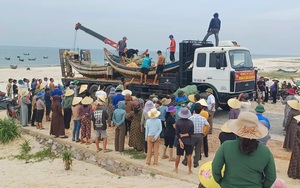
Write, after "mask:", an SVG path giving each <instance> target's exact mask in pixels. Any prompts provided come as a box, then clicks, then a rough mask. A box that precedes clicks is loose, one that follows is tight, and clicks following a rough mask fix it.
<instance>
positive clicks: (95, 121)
mask: <svg viewBox="0 0 300 188" xmlns="http://www.w3.org/2000/svg"><path fill="white" fill-rule="evenodd" d="M49 81H50V82H48V79H47V78H44V79H43V80H41V79H32V82H31V83H30V82H29V80H28V79H26V78H24V79H22V80H21V79H20V80H18V81H17V83H18V84H15V83H14V80H13V79H9V84H11V86H9V85H8V86H7V87H8V88H9V90H8V92H7V95H8V96H9V97H11V98H15V99H16V100H18V103H19V105H20V107H21V117H20V122H21V125H23V126H28V124H31V126H34V127H36V128H37V129H44V127H43V122H44V121H43V119H44V114H45V116H46V118H45V120H46V121H50V122H51V126H50V135H53V136H54V137H59V138H68V136H67V135H66V133H65V130H66V129H70V128H71V127H72V126H71V123H70V122H71V120H72V119H73V131H72V141H74V142H79V143H81V144H87V145H89V144H91V143H92V136H91V133H92V130H93V132H94V135H95V136H94V137H95V140H94V141H95V143H96V148H97V151H98V152H99V151H101V150H103V151H104V152H109V151H111V150H110V149H108V148H107V137H108V134H107V131H106V130H107V128H108V127H113V128H114V134H115V135H114V138H115V140H114V150H115V151H117V152H120V153H121V154H123V152H124V147H125V137H126V136H128V137H129V142H128V145H129V147H132V148H134V149H135V150H138V151H144V152H145V153H147V158H146V165H154V166H157V165H159V160H160V159H159V154H158V151H159V148H160V147H163V149H162V151H163V152H162V154H160V155H161V157H160V158H161V160H168V161H169V162H174V167H175V168H174V172H175V173H177V172H178V166H179V164H180V162H181V163H182V164H183V165H185V166H187V167H188V173H189V174H191V173H192V165H193V167H194V168H197V167H198V166H199V161H200V160H201V158H202V157H203V156H205V157H208V151H209V148H208V134H210V133H212V128H213V117H214V112H215V110H216V109H215V103H216V101H215V98H214V95H213V94H214V91H213V90H212V89H210V88H208V89H207V90H206V99H203V98H200V95H199V94H192V95H188V96H187V95H186V94H185V93H184V91H183V90H179V91H178V92H177V95H176V96H175V95H170V96H168V97H166V98H162V99H159V98H158V96H155V95H152V96H150V98H149V99H147V100H146V101H144V99H142V98H141V96H139V95H136V96H132V92H131V91H130V90H128V89H124V82H125V81H124V82H123V83H121V84H120V85H119V86H117V87H111V88H110V90H109V93H106V92H105V89H106V88H105V87H104V86H102V85H100V86H99V88H98V91H97V92H96V93H95V97H96V98H92V97H91V95H90V93H89V92H88V90H87V89H88V86H87V85H80V84H79V82H78V81H76V80H75V81H74V82H71V83H68V84H66V85H64V86H61V85H58V84H56V83H54V80H53V79H52V78H50V79H49ZM14 85H16V87H14ZM29 85H30V87H29ZM10 87H12V88H13V90H11V88H10ZM14 90H17V92H14ZM11 91H12V92H11ZM287 92H288V93H289V95H288V96H287V97H286V98H285V99H284V100H283V99H281V100H282V102H283V103H284V104H286V110H285V119H284V122H283V126H284V128H285V131H286V137H285V141H284V148H286V149H288V150H289V151H292V153H293V154H292V156H293V157H292V158H291V162H290V164H294V163H295V162H296V161H297V160H298V155H297V154H299V145H297V144H295V143H297V142H299V132H300V129H299V121H300V118H299V117H300V104H299V102H298V101H297V100H295V98H294V95H295V91H294V90H293V88H290V89H289V90H288V91H287ZM14 94H15V95H14ZM228 105H229V107H230V111H229V117H228V119H229V120H228V121H227V122H226V123H225V124H224V125H223V126H222V128H221V133H220V134H219V140H220V144H221V147H220V148H219V150H218V151H217V153H216V156H215V158H214V161H213V163H212V166H213V168H212V170H213V173H214V178H215V180H216V182H218V183H219V184H220V185H222V186H229V185H245V186H247V185H259V186H261V185H264V186H269V185H272V184H273V182H274V181H275V179H276V172H275V164H274V159H273V156H272V154H271V152H270V151H269V149H268V148H267V147H266V144H267V142H268V140H269V139H270V134H269V130H270V128H271V125H270V121H269V120H268V118H267V117H266V116H264V114H263V113H264V112H265V108H264V106H263V105H261V104H258V105H257V107H256V108H255V109H254V110H255V112H256V115H255V114H253V113H251V112H249V111H250V109H251V102H250V100H249V95H248V94H247V93H241V94H240V95H239V96H238V97H237V98H232V99H230V100H228ZM92 127H93V128H92ZM162 138H163V140H164V144H163V146H161V145H160V142H161V139H162ZM100 141H102V142H103V147H102V148H101V147H100V146H99V143H100ZM202 147H203V154H202ZM173 148H175V149H176V152H175V153H176V155H174V150H173ZM297 152H298V153H297ZM152 153H153V156H154V160H153V162H151V158H152ZM233 153H235V155H233ZM193 154H194V155H193ZM192 155H193V158H192ZM181 156H183V160H182V161H180V160H181ZM232 156H239V161H240V162H241V163H242V165H238V166H236V165H234V163H235V162H236V161H237V159H235V158H234V157H232ZM257 158H260V160H259V161H261V162H260V163H259V164H258V165H252V163H248V161H249V160H253V161H257ZM224 164H225V165H226V170H225V174H226V175H225V176H221V175H220V174H221V169H222V168H223V165H224ZM233 166H234V168H233ZM298 166H299V165H298ZM231 168H232V170H231ZM297 169H299V167H297V165H296V166H295V165H290V167H289V172H288V174H289V176H290V177H293V178H299V172H298V171H297ZM240 171H243V172H244V173H249V174H252V176H250V175H249V178H245V177H244V178H239V174H240V173H239V172H240ZM250 171H251V172H250ZM253 171H255V172H256V173H253ZM262 174H263V175H262ZM229 180H230V181H229ZM261 180H263V181H261Z"/></svg>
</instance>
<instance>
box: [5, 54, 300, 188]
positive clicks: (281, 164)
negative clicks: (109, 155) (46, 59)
mask: <svg viewBox="0 0 300 188" xmlns="http://www.w3.org/2000/svg"><path fill="white" fill-rule="evenodd" d="M253 62H254V66H256V67H257V68H258V70H259V72H261V74H262V75H263V74H268V73H273V71H276V70H277V69H279V68H283V66H282V65H283V64H284V68H286V69H296V68H297V65H298V64H297V63H298V62H299V59H297V58H273V59H254V60H253ZM0 74H1V78H0V90H1V91H5V88H6V84H7V80H8V78H15V79H20V78H28V79H30V80H31V79H32V78H44V77H45V76H46V77H48V78H54V80H55V82H56V83H61V71H60V67H40V68H38V67H35V68H31V70H29V71H27V70H26V69H25V68H18V69H15V70H12V69H8V68H6V69H0ZM76 76H79V74H76ZM288 77H289V75H288V76H287V78H288ZM255 105H256V103H255V102H253V103H252V108H254V107H255ZM266 109H267V111H268V112H271V113H272V112H273V113H274V114H282V113H283V106H282V105H281V104H279V103H278V104H276V105H275V106H274V105H271V104H266ZM5 116H6V114H5V111H0V118H3V117H5ZM224 122H225V121H224ZM220 126H221V124H218V125H216V128H218V127H220ZM45 128H46V130H43V131H42V134H45V135H47V134H49V123H45ZM31 129H33V128H31ZM67 134H68V135H70V134H71V133H70V130H69V131H67ZM108 134H109V135H113V129H109V131H108ZM217 135H218V130H217V131H215V133H214V134H213V135H212V137H211V138H210V139H209V140H210V143H209V144H210V148H211V149H210V156H209V158H207V159H204V160H203V161H201V162H200V164H202V163H203V162H206V161H210V160H212V159H213V157H214V152H215V151H216V150H217V148H218V147H219V143H216V142H214V140H216V139H217ZM274 138H276V135H275V137H274ZM24 139H28V140H30V141H31V144H32V146H33V147H34V148H35V149H36V150H38V149H39V148H40V147H42V146H41V145H39V143H37V142H36V141H35V139H34V138H33V137H31V136H28V135H23V136H22V139H18V140H17V141H14V142H12V143H10V144H8V145H0V150H1V154H0V169H1V176H0V181H1V182H2V183H1V186H4V187H20V185H22V187H42V186H43V187H54V186H55V187H58V186H60V187H83V186H84V187H108V186H110V187H133V186H136V185H138V184H139V183H143V187H154V186H155V187H174V185H176V187H196V186H197V184H198V182H199V180H198V178H197V172H196V169H194V174H193V175H191V176H188V175H182V174H184V173H185V171H186V167H183V166H182V165H181V167H180V173H181V174H180V177H178V178H179V179H184V180H185V179H186V180H188V181H183V180H178V179H177V178H167V177H164V176H160V175H155V177H151V176H150V175H149V174H148V175H140V176H137V177H118V176H117V175H115V174H112V173H110V172H108V171H106V170H104V169H101V168H99V167H98V166H97V165H92V164H88V163H85V162H82V161H77V160H75V161H74V166H73V168H72V170H71V171H65V170H64V169H63V166H62V160H61V158H58V159H55V160H54V161H53V162H49V161H43V162H37V163H29V164H25V162H24V161H18V160H17V159H14V158H13V157H12V156H13V155H17V154H18V153H19V144H20V142H22V140H24ZM68 139H69V140H71V139H70V138H68ZM109 139H110V140H109V148H113V145H112V143H113V137H109ZM278 140H279V141H278ZM278 140H273V141H271V142H270V143H269V144H268V146H269V148H270V149H271V150H272V153H273V155H274V156H275V158H276V166H277V175H278V177H279V178H282V179H284V180H285V181H286V182H287V183H288V185H289V186H288V187H292V188H293V187H298V186H297V185H299V184H300V180H293V179H290V178H288V177H287V174H286V172H287V168H288V164H289V158H290V153H289V152H287V151H285V150H284V149H283V148H282V137H281V139H278ZM70 142H71V141H70ZM90 148H91V149H95V146H94V144H93V145H92V146H91V147H90ZM122 157H126V158H127V160H133V159H128V156H122ZM160 161H161V162H162V163H168V162H163V161H162V160H160ZM132 162H134V163H138V164H144V162H145V161H143V160H142V161H132ZM159 169H161V170H167V171H168V172H171V170H172V169H173V163H172V164H163V166H159Z"/></svg>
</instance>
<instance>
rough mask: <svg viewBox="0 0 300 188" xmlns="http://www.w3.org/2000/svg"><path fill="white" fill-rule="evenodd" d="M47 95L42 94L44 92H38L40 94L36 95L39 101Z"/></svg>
mask: <svg viewBox="0 0 300 188" xmlns="http://www.w3.org/2000/svg"><path fill="white" fill-rule="evenodd" d="M44 95H45V94H44V93H42V92H38V94H37V95H36V98H37V99H38V98H41V97H43V96H44Z"/></svg>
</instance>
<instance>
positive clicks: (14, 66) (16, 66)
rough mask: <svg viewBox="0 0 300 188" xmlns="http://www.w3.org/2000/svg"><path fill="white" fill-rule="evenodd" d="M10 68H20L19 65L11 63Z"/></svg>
mask: <svg viewBox="0 0 300 188" xmlns="http://www.w3.org/2000/svg"><path fill="white" fill-rule="evenodd" d="M10 68H11V69H17V68H18V65H10Z"/></svg>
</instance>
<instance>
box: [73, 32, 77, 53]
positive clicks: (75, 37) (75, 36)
mask: <svg viewBox="0 0 300 188" xmlns="http://www.w3.org/2000/svg"><path fill="white" fill-rule="evenodd" d="M76 39H77V30H75V35H74V45H73V50H74V51H75V50H76V49H75V47H76Z"/></svg>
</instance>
